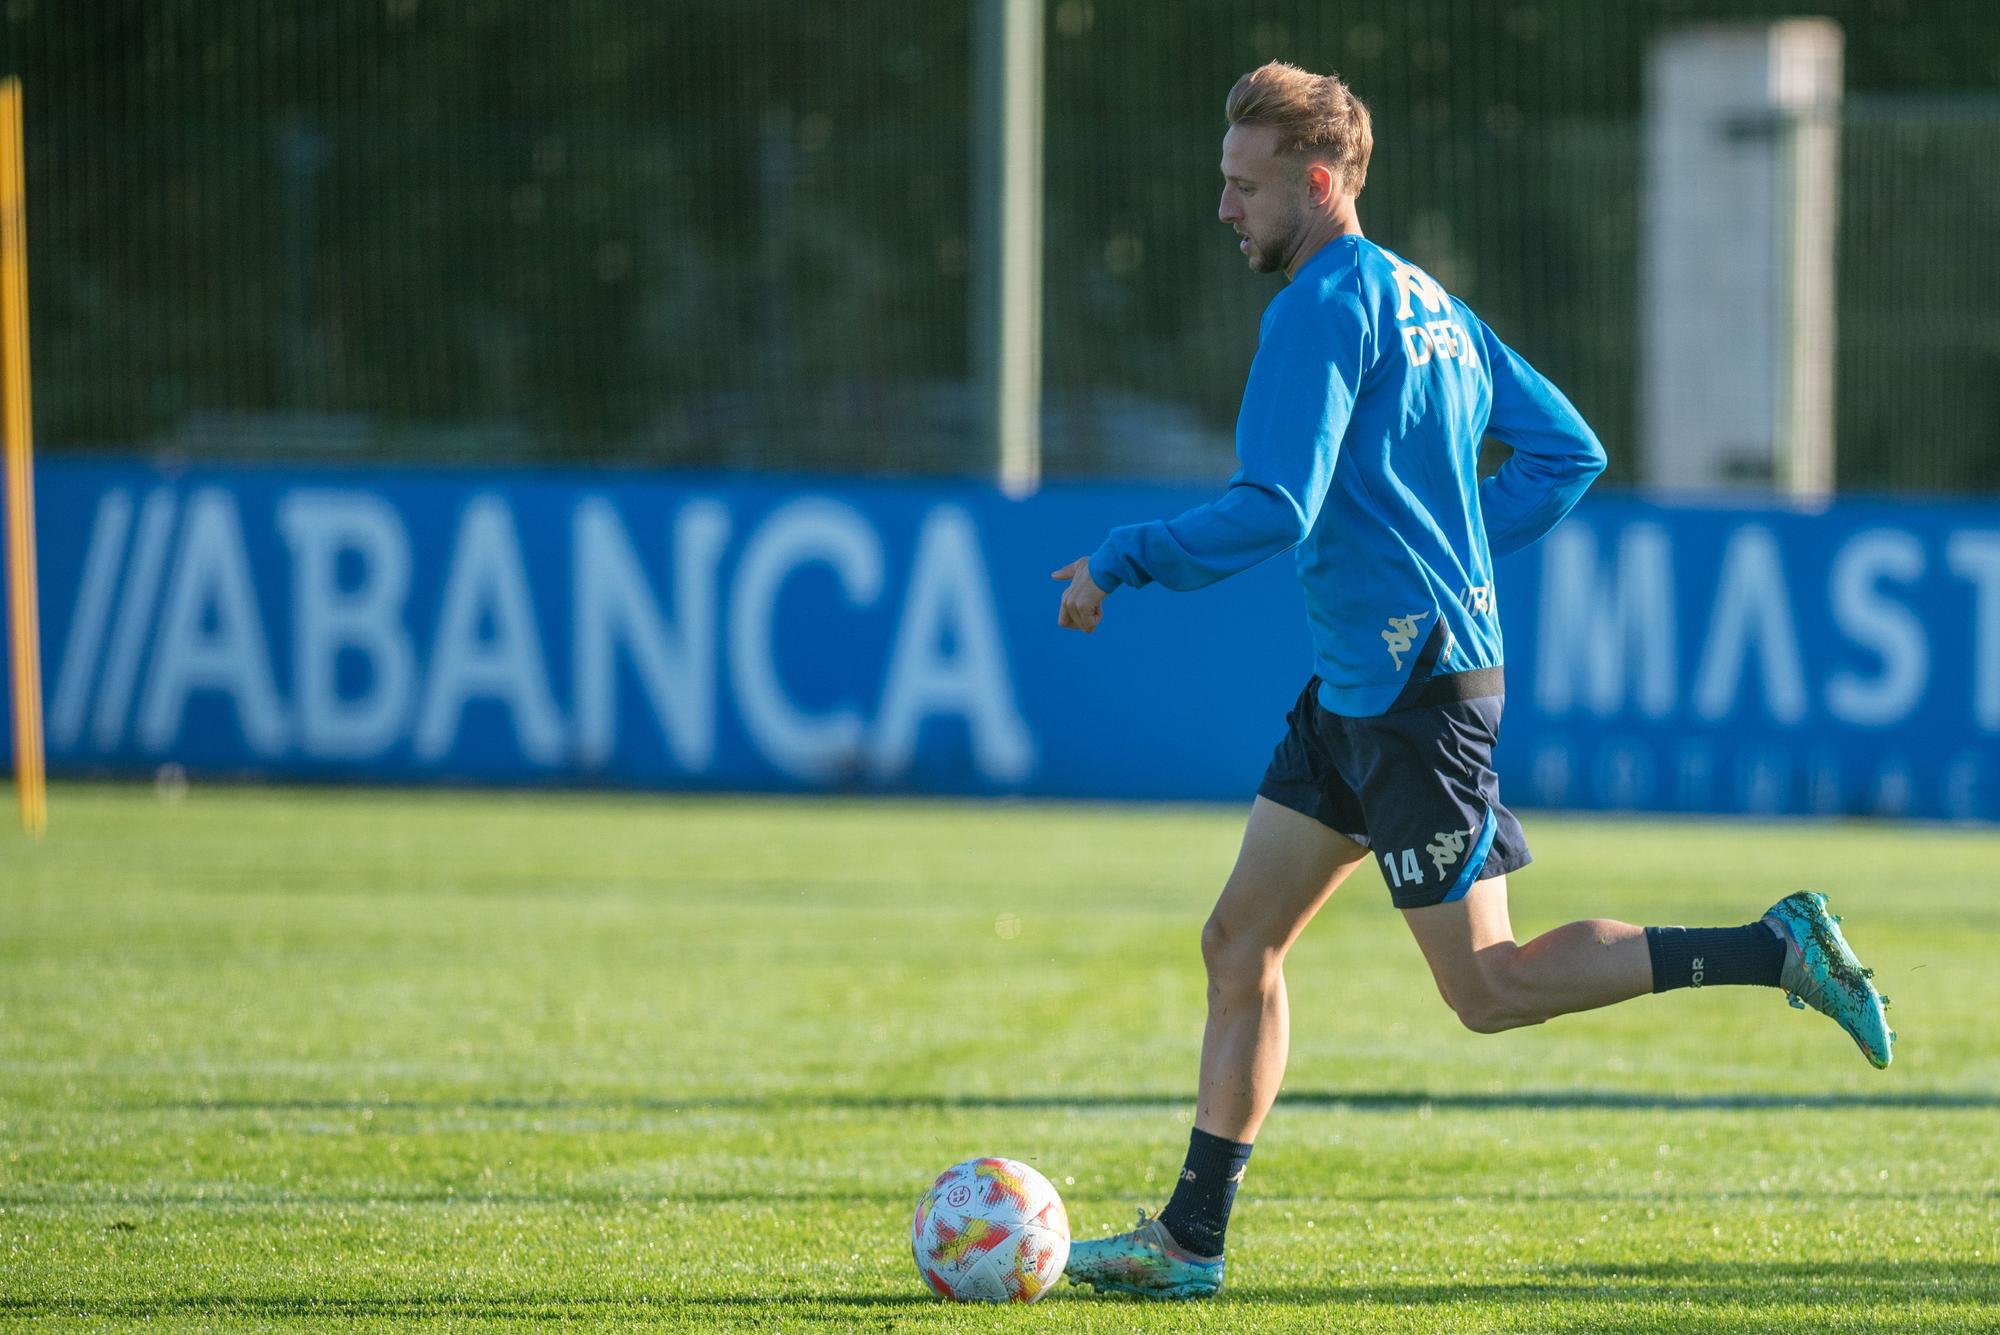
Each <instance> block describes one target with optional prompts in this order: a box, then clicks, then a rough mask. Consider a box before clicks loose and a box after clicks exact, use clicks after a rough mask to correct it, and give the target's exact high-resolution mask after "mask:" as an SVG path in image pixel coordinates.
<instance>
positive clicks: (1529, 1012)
mask: <svg viewBox="0 0 2000 1335" xmlns="http://www.w3.org/2000/svg"><path fill="white" fill-rule="evenodd" d="M1493 951H1494V954H1493V955H1492V957H1491V958H1489V959H1486V960H1482V961H1481V962H1480V967H1479V968H1478V969H1477V970H1476V975H1475V977H1474V978H1473V979H1471V980H1468V981H1467V982H1465V983H1464V984H1462V985H1460V986H1457V987H1453V988H1448V989H1446V990H1445V993H1444V999H1445V1002H1446V1004H1448V1005H1449V1006H1450V1007H1451V1009H1452V1012H1453V1014H1455V1015H1457V1016H1458V1021H1459V1023H1460V1024H1462V1025H1464V1026H1465V1027H1466V1028H1467V1029H1470V1030H1471V1031H1472V1032H1473V1033H1475V1034H1499V1033H1505V1032H1506V1031H1507V1030H1509V1029H1520V1028H1523V1027H1525V1026H1527V1025H1531V1024H1540V1023H1541V1022H1542V1021H1544V1020H1546V1019H1547V1018H1548V1016H1547V1015H1545V1014H1543V1013H1542V1012H1541V1010H1540V1009H1539V1008H1538V1007H1537V1004H1536V1001H1535V998H1534V997H1533V996H1531V995H1529V994H1528V992H1527V991H1526V990H1525V989H1524V988H1522V987H1520V986H1519V985H1518V984H1517V983H1516V982H1515V979H1514V975H1513V972H1512V969H1511V967H1510V966H1511V964H1512V958H1511V957H1512V953H1513V952H1512V950H1511V949H1510V950H1507V951H1501V950H1500V949H1499V948H1498V947H1494V948H1493Z"/></svg>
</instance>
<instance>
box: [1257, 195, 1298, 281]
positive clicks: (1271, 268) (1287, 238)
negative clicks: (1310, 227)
mask: <svg viewBox="0 0 2000 1335" xmlns="http://www.w3.org/2000/svg"><path fill="white" fill-rule="evenodd" d="M1305 232H1306V220H1305V211H1304V210H1303V209H1299V210H1295V211H1294V212H1293V214H1292V217H1291V225H1290V226H1289V227H1287V228H1286V229H1285V234H1284V237H1283V238H1282V243H1281V246H1274V247H1272V248H1270V249H1266V248H1265V247H1263V246H1262V245H1259V244H1257V243H1256V242H1252V243H1251V245H1252V247H1253V253H1252V254H1251V256H1250V272H1252V273H1283V272H1284V271H1285V269H1286V268H1287V267H1288V266H1289V265H1290V264H1291V262H1292V256H1294V255H1296V254H1298V253H1299V243H1300V242H1301V241H1303V240H1304V239H1305Z"/></svg>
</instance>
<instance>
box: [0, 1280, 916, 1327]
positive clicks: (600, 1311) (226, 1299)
mask: <svg viewBox="0 0 2000 1335" xmlns="http://www.w3.org/2000/svg"><path fill="white" fill-rule="evenodd" d="M940 1305H941V1304H940V1303H939V1301H938V1299H937V1298H936V1297H934V1296H933V1295H931V1294H930V1293H928V1292H925V1291H924V1290H923V1289H922V1288H921V1287H916V1286H913V1287H912V1289H911V1291H909V1292H906V1293H799V1292H786V1293H775V1294H772V1295H770V1296H768V1297H749V1296H742V1295H730V1294H696V1295H690V1296H674V1297H670V1296H667V1295H661V1296H658V1297H650V1296H646V1295H643V1294H638V1295H633V1294H620V1295H611V1294H552V1293H551V1294H543V1293H522V1294H494V1295H491V1296H485V1297H458V1296H452V1295H425V1296H411V1297H397V1296H395V1295H393V1294H383V1295H378V1296H374V1297H366V1298H330V1297H324V1296H322V1295H320V1294H314V1293H296V1294H293V1293H274V1294H257V1295H244V1294H228V1293H210V1294H198V1293H197V1294H181V1295H177V1296H173V1297H160V1298H105V1299H91V1298H75V1297H64V1298H21V1297H10V1296H7V1295H0V1318H16V1317H30V1318H33V1317H68V1318H71V1319H91V1318H94V1319H97V1320H121V1321H132V1320H160V1319H168V1318H180V1317H209V1318H212V1319H217V1320H239V1321H243V1320H260V1321H287V1320H301V1319H309V1318H317V1319H320V1320H366V1319H372V1320H378V1321H380V1320H388V1321H398V1322H442V1323H445V1324H451V1323H454V1322H461V1321H468V1320H472V1321H501V1322H504V1321H518V1322H521V1323H524V1324H527V1325H531V1326H532V1327H534V1328H536V1329H541V1328H543V1327H545V1326H547V1325H551V1324H556V1323H560V1322H562V1321H564V1320H566V1319H572V1318H575V1317H577V1316H579V1315H584V1314H588V1315H589V1317H590V1318H591V1319H594V1320H603V1319H606V1318H607V1317H608V1316H615V1315H617V1314H621V1313H622V1314H624V1315H627V1316H630V1317H632V1318H635V1319H638V1318H645V1319H649V1320H653V1321H657V1320H660V1319H661V1318H664V1317H670V1316H673V1315H674V1314H675V1313H677V1312H678V1313H687V1312H698V1311H713V1310H733V1311H735V1312H737V1313H739V1314H755V1313H758V1312H768V1313H769V1314H770V1315H771V1316H772V1318H773V1319H776V1318H780V1317H783V1318H788V1319H797V1318H799V1316H800V1312H801V1309H804V1308H810V1309H811V1310H813V1311H815V1312H817V1313H821V1314H824V1313H826V1312H828V1311H832V1312H836V1313H837V1312H838V1309H840V1308H842V1307H857V1308H883V1307H892V1308H895V1307H933V1308H934V1307H938V1306H940ZM878 1320H879V1318H878Z"/></svg>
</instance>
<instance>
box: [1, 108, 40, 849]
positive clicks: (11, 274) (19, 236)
mask: <svg viewBox="0 0 2000 1335" xmlns="http://www.w3.org/2000/svg"><path fill="white" fill-rule="evenodd" d="M22 157H23V151H22V137H21V81H20V80H19V79H12V78H10V79H0V402H4V404H5V409H6V411H5V414H4V422H0V436H4V444H5V447H6V453H7V612H8V626H9V629H10V630H11V631H12V635H11V636H10V638H11V639H12V641H13V645H14V789H15V792H16V793H18V794H19V795H20V799H21V828H22V829H24V830H26V831H27V832H28V833H29V834H31V835H37V836H39V835H40V834H41V832H42V831H43V830H44V829H46V828H47V827H48V823H49V800H48V789H47V786H46V783H45V779H44V776H43V772H42V648H41V638H42V637H41V619H40V616H39V614H38V613H37V611H36V608H35V490H34V486H35V483H34V467H33V463H32V460H33V453H34V451H33V444H32V433H31V425H32V422H33V418H32V416H31V415H30V413H29V411H28V226H27V217H26V214H27V171H26V169H25V167H24V165H23V162H22Z"/></svg>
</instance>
